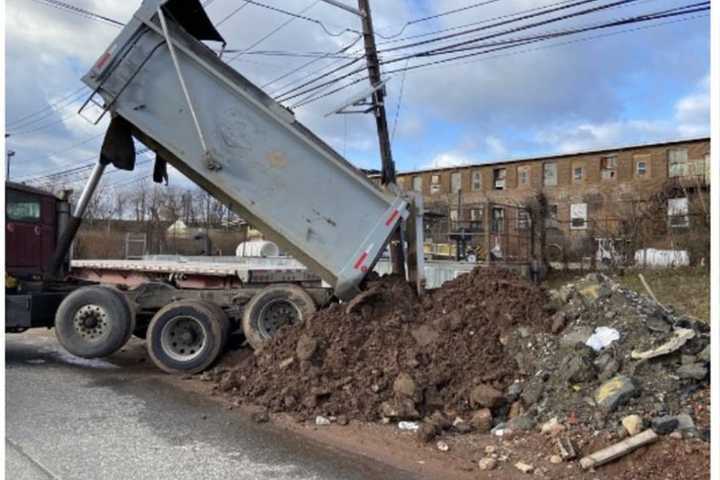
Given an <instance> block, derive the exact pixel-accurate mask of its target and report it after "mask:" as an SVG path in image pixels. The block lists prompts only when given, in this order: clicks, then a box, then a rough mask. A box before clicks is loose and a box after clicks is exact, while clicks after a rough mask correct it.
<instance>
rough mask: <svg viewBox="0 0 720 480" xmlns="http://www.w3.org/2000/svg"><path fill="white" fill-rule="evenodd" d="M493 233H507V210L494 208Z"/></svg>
mask: <svg viewBox="0 0 720 480" xmlns="http://www.w3.org/2000/svg"><path fill="white" fill-rule="evenodd" d="M492 231H493V233H505V209H504V208H503V207H493V209H492Z"/></svg>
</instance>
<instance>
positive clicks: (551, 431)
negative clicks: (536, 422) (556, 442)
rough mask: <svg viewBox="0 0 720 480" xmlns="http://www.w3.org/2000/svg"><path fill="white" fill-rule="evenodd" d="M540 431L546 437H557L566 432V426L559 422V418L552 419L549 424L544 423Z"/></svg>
mask: <svg viewBox="0 0 720 480" xmlns="http://www.w3.org/2000/svg"><path fill="white" fill-rule="evenodd" d="M540 431H541V432H542V433H544V434H545V435H550V436H553V437H554V436H556V435H558V434H560V433H562V432H564V431H565V426H564V425H563V424H562V423H560V422H558V419H557V418H551V419H550V420H548V421H547V422H545V423H543V425H542V426H541V427H540Z"/></svg>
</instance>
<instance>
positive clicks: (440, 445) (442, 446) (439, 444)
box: [435, 440, 450, 452]
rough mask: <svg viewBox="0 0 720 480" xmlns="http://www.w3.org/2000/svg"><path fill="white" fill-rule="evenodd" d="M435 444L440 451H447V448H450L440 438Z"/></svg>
mask: <svg viewBox="0 0 720 480" xmlns="http://www.w3.org/2000/svg"><path fill="white" fill-rule="evenodd" d="M435 445H436V446H437V449H438V450H440V451H441V452H447V451H448V450H450V446H449V445H448V444H447V443H445V442H443V441H442V440H440V441H439V442H437V443H436V444H435Z"/></svg>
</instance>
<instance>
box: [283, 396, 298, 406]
mask: <svg viewBox="0 0 720 480" xmlns="http://www.w3.org/2000/svg"><path fill="white" fill-rule="evenodd" d="M283 404H284V405H285V408H288V409H290V408H293V407H294V406H295V405H296V404H297V399H296V398H295V396H294V395H285V398H283Z"/></svg>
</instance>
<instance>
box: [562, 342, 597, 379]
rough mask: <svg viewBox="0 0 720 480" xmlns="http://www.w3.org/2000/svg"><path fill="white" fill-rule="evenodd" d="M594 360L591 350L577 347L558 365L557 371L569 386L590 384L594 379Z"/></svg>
mask: <svg viewBox="0 0 720 480" xmlns="http://www.w3.org/2000/svg"><path fill="white" fill-rule="evenodd" d="M594 358H595V356H594V353H593V351H592V349H591V348H588V347H585V346H583V347H580V346H579V345H578V346H577V348H576V349H575V351H573V352H572V353H570V354H569V355H568V356H566V357H565V358H564V359H563V360H562V362H561V363H560V368H559V371H560V372H561V375H563V377H564V378H565V380H566V381H567V382H568V383H570V384H577V383H585V382H590V381H592V380H594V379H595V376H596V373H595V365H593V359H594Z"/></svg>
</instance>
